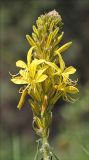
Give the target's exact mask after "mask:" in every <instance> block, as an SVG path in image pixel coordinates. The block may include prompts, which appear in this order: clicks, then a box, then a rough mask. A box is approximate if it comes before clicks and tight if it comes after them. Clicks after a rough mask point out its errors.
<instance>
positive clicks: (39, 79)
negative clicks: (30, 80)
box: [36, 74, 48, 83]
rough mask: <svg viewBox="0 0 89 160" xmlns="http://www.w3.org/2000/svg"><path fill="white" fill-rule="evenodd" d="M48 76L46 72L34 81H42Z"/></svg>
mask: <svg viewBox="0 0 89 160" xmlns="http://www.w3.org/2000/svg"><path fill="white" fill-rule="evenodd" d="M47 77H48V76H47V75H46V74H42V75H41V76H40V77H39V78H37V79H36V83H38V82H43V81H44V80H45V79H46V78H47Z"/></svg>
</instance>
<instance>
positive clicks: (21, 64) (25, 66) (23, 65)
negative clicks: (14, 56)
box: [16, 60, 27, 68]
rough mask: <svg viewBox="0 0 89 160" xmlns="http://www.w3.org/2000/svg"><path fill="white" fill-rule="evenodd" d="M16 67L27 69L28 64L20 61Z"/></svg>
mask: <svg viewBox="0 0 89 160" xmlns="http://www.w3.org/2000/svg"><path fill="white" fill-rule="evenodd" d="M16 66H17V67H20V68H27V65H26V63H24V62H23V61H22V60H18V61H17V62H16Z"/></svg>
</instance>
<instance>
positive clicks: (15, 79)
mask: <svg viewBox="0 0 89 160" xmlns="http://www.w3.org/2000/svg"><path fill="white" fill-rule="evenodd" d="M11 81H12V82H13V83H15V84H27V83H28V82H27V81H26V80H24V79H23V78H22V77H21V76H19V77H15V78H12V79H11Z"/></svg>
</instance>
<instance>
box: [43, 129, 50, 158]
mask: <svg viewBox="0 0 89 160" xmlns="http://www.w3.org/2000/svg"><path fill="white" fill-rule="evenodd" d="M42 152H43V160H50V150H49V143H48V136H47V135H46V134H45V132H43V134H42Z"/></svg>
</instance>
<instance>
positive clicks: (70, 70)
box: [63, 66, 76, 75]
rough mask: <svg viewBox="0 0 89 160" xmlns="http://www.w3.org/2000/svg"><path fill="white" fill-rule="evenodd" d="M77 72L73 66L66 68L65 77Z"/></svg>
mask: <svg viewBox="0 0 89 160" xmlns="http://www.w3.org/2000/svg"><path fill="white" fill-rule="evenodd" d="M75 72H76V69H75V68H74V67H72V66H70V67H68V68H66V69H65V70H64V72H63V75H65V74H66V75H69V74H74V73H75Z"/></svg>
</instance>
